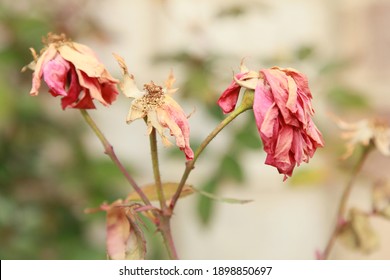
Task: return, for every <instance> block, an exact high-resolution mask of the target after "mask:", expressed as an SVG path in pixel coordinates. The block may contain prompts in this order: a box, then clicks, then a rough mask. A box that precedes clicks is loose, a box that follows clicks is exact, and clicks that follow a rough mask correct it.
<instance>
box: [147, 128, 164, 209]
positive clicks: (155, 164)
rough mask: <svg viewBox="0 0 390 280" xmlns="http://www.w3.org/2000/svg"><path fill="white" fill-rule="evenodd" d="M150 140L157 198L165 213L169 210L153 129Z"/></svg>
mask: <svg viewBox="0 0 390 280" xmlns="http://www.w3.org/2000/svg"><path fill="white" fill-rule="evenodd" d="M149 140H150V152H151V154H152V165H153V175H154V182H155V184H156V190H157V197H158V200H159V201H160V206H161V210H162V211H163V212H164V211H165V210H166V208H167V205H166V202H165V201H166V200H165V195H164V191H163V188H162V183H161V175H160V167H159V164H158V149H157V138H156V129H154V128H153V129H152V132H151V133H150V135H149Z"/></svg>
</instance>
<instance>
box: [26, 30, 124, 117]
mask: <svg viewBox="0 0 390 280" xmlns="http://www.w3.org/2000/svg"><path fill="white" fill-rule="evenodd" d="M46 41H47V46H46V47H45V48H44V49H43V50H42V51H41V54H40V56H39V57H37V55H36V53H35V51H34V50H33V49H31V51H32V53H33V56H34V61H33V62H32V63H30V65H29V68H31V69H32V70H34V73H33V80H32V88H31V91H30V95H32V96H35V95H38V90H39V88H40V86H41V79H42V78H43V80H44V81H45V82H46V84H47V86H48V87H49V92H50V93H51V94H52V95H53V96H61V97H62V98H61V104H62V108H63V109H66V108H68V107H70V108H78V109H95V105H94V103H93V101H92V100H93V99H96V100H98V101H99V102H101V103H102V104H103V105H105V106H108V105H109V104H111V103H112V102H113V101H114V100H115V99H116V97H117V95H118V90H117V87H116V84H117V83H119V81H118V80H116V79H114V78H113V77H112V76H111V75H110V74H109V73H108V71H107V69H106V68H105V67H104V65H103V64H102V63H100V62H99V61H98V59H97V57H96V55H95V54H94V52H93V51H92V50H91V49H90V48H88V47H87V46H85V45H82V44H78V43H75V42H71V41H69V40H67V39H66V37H65V36H64V35H63V34H62V35H54V34H51V33H49V35H48V38H47V40H46Z"/></svg>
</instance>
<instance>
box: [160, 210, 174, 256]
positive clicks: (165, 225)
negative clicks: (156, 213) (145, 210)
mask: <svg viewBox="0 0 390 280" xmlns="http://www.w3.org/2000/svg"><path fill="white" fill-rule="evenodd" d="M171 217H172V216H171V215H169V216H164V215H160V217H159V220H160V225H159V230H160V232H161V235H162V237H163V240H164V244H165V247H166V248H167V251H168V255H169V258H170V259H171V260H178V259H179V256H178V255H177V251H176V247H175V243H174V242H173V237H172V232H171Z"/></svg>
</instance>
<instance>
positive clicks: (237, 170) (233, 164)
mask: <svg viewBox="0 0 390 280" xmlns="http://www.w3.org/2000/svg"><path fill="white" fill-rule="evenodd" d="M220 172H221V176H222V177H224V178H231V179H233V180H234V181H236V182H237V183H243V182H244V181H245V175H244V172H243V170H242V168H241V165H240V163H239V161H238V159H237V158H236V156H234V155H231V154H226V155H225V156H224V157H223V159H222V161H221V166H220Z"/></svg>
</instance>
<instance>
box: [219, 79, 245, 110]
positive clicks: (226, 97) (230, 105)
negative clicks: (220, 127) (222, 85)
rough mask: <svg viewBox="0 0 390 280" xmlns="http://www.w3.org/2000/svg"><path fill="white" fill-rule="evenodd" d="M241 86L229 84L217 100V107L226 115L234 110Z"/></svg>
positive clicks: (234, 83)
mask: <svg viewBox="0 0 390 280" xmlns="http://www.w3.org/2000/svg"><path fill="white" fill-rule="evenodd" d="M240 89H241V86H239V85H238V84H237V83H236V82H235V81H233V82H231V84H230V85H229V87H228V88H227V89H225V91H224V92H223V93H222V94H221V96H220V97H219V99H218V102H217V103H218V106H219V107H221V109H222V111H223V112H224V113H225V114H227V113H230V112H232V111H233V110H234V108H235V107H236V104H237V100H238V96H239V94H240Z"/></svg>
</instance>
